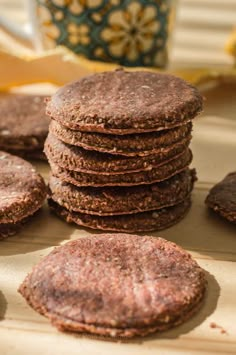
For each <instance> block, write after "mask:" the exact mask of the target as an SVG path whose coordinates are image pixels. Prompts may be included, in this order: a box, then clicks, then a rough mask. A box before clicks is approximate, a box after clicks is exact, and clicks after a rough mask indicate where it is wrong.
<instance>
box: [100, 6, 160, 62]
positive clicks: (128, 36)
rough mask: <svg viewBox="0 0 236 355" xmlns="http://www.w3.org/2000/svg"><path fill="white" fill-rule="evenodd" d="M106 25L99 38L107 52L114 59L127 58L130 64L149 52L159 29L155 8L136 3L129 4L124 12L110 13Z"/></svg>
mask: <svg viewBox="0 0 236 355" xmlns="http://www.w3.org/2000/svg"><path fill="white" fill-rule="evenodd" d="M108 23H109V25H108V26H107V27H106V28H104V30H103V31H102V32H101V38H102V39H103V40H104V41H105V42H107V44H108V50H109V52H110V53H111V55H112V56H114V57H118V58H120V57H127V58H128V60H129V61H131V62H132V61H133V62H135V61H136V60H137V59H138V57H139V56H140V53H146V52H148V51H149V50H150V48H151V47H152V45H153V42H154V35H155V33H156V32H157V31H158V30H159V29H160V22H159V21H158V20H157V8H156V7H154V6H152V5H149V6H142V5H141V4H140V3H139V2H138V1H134V2H132V3H130V4H129V5H128V6H127V7H126V9H125V10H124V11H122V10H117V11H112V12H111V13H110V15H109V20H108Z"/></svg>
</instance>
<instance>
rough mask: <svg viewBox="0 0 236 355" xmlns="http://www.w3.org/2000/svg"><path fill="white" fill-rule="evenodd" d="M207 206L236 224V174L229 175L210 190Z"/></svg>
mask: <svg viewBox="0 0 236 355" xmlns="http://www.w3.org/2000/svg"><path fill="white" fill-rule="evenodd" d="M206 204H207V206H208V207H209V208H211V209H212V210H213V211H215V212H216V213H217V214H219V215H220V216H221V217H223V218H225V219H227V220H228V221H229V222H231V223H235V224H236V172H232V173H230V174H228V175H227V176H226V177H225V178H224V179H223V180H222V181H221V182H219V183H218V184H216V185H215V186H213V188H212V189H211V190H210V192H209V194H208V196H207V198H206Z"/></svg>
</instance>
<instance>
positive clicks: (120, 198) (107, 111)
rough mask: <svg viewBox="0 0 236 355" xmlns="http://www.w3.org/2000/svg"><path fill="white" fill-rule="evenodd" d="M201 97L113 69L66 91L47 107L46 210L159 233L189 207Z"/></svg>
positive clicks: (150, 76)
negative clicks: (194, 125) (193, 142)
mask: <svg viewBox="0 0 236 355" xmlns="http://www.w3.org/2000/svg"><path fill="white" fill-rule="evenodd" d="M201 110H202V97H201V95H200V94H199V92H198V91H197V90H196V89H195V88H194V87H192V86H191V85H189V84H187V83H186V82H185V81H183V80H181V79H179V78H176V77H173V76H171V75H164V74H155V73H151V72H141V71H140V72H126V71H124V70H116V71H114V72H104V73H99V74H94V75H91V76H88V77H85V78H82V79H81V80H79V81H76V82H73V83H71V84H68V85H66V86H65V87H63V88H61V89H60V90H58V91H57V93H56V94H55V95H53V96H52V98H51V99H50V100H49V101H48V103H47V114H48V115H50V117H51V118H52V121H51V124H50V128H49V135H48V138H47V140H46V143H45V153H46V155H47V158H48V160H49V163H50V165H51V170H52V174H51V178H50V183H49V186H50V191H51V193H50V199H49V204H50V207H51V208H52V210H54V211H55V213H56V214H57V215H59V216H60V217H61V218H63V219H65V220H66V221H67V222H75V223H77V224H78V225H82V226H85V227H90V228H94V229H101V230H111V231H112V230H113V231H126V232H140V231H151V230H160V229H163V228H167V227H169V226H171V225H172V224H174V223H176V222H178V221H179V220H180V219H181V218H182V217H183V216H184V215H185V214H186V212H187V211H188V209H189V207H190V194H191V191H192V189H193V183H194V180H195V172H194V170H190V169H189V165H190V163H191V161H192V153H191V151H190V149H189V144H190V141H191V130H192V123H191V121H192V119H193V118H194V117H195V116H196V115H197V114H198V113H199V112H200V111H201Z"/></svg>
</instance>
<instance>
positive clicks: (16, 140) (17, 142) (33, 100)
mask: <svg viewBox="0 0 236 355" xmlns="http://www.w3.org/2000/svg"><path fill="white" fill-rule="evenodd" d="M44 99H45V96H39V95H16V94H2V95H0V148H1V149H3V150H12V151H13V150H15V151H18V150H19V151H32V150H33V151H34V150H38V149H41V151H42V149H43V144H44V141H45V138H46V136H47V134H48V127H49V121H50V120H49V118H48V117H47V116H46V113H45V103H44Z"/></svg>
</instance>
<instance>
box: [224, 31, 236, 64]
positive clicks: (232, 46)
mask: <svg viewBox="0 0 236 355" xmlns="http://www.w3.org/2000/svg"><path fill="white" fill-rule="evenodd" d="M225 50H226V52H227V53H228V54H230V55H232V56H233V57H234V59H235V65H236V27H234V28H233V30H232V32H231V34H230V37H229V39H228V41H227V42H226V45H225Z"/></svg>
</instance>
